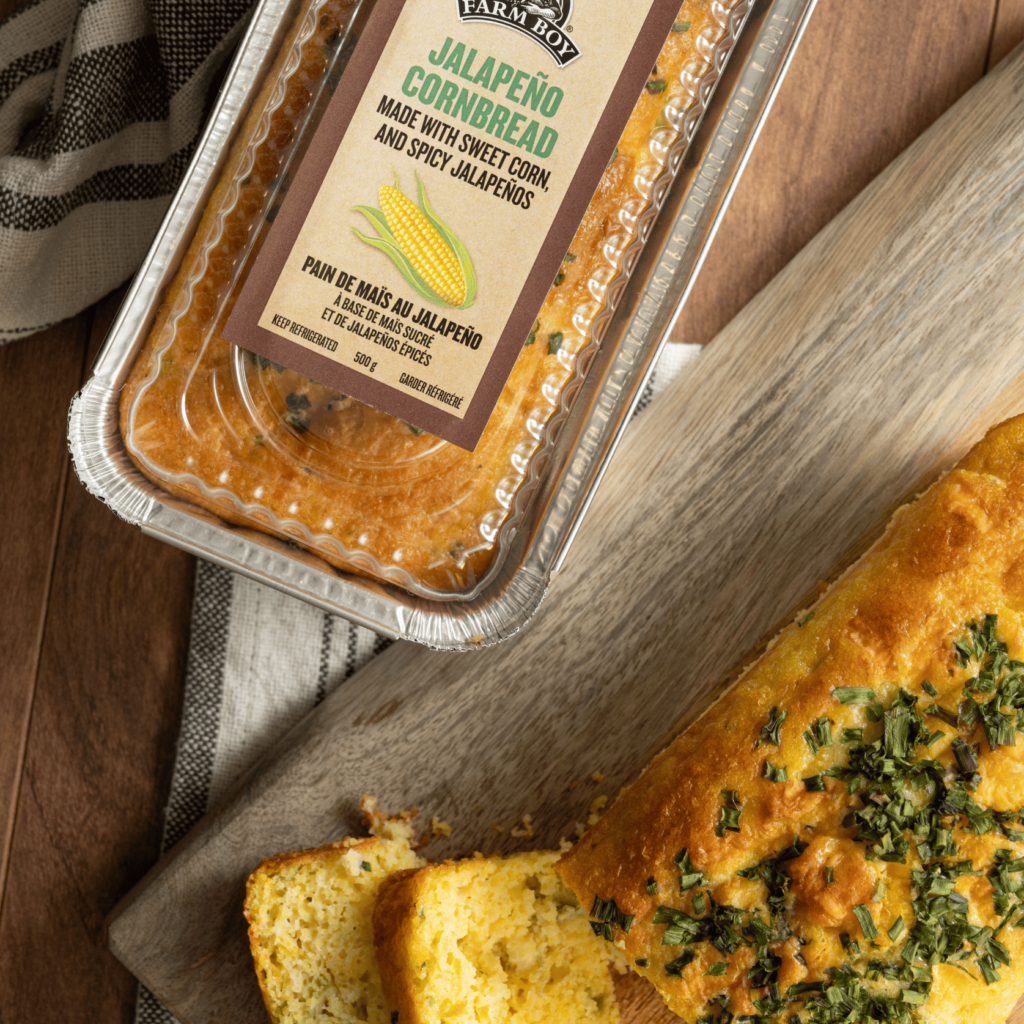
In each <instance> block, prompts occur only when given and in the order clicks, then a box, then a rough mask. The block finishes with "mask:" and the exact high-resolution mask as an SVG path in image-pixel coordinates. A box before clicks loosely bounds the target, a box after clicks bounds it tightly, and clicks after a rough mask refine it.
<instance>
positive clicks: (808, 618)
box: [797, 612, 814, 626]
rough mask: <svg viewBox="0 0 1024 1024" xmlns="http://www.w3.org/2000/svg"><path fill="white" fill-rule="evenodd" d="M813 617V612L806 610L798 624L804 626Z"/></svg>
mask: <svg viewBox="0 0 1024 1024" xmlns="http://www.w3.org/2000/svg"><path fill="white" fill-rule="evenodd" d="M813 618H814V612H808V613H807V614H806V615H805V616H804V617H803V618H802V619H801V620H800V621H799V622H798V623H797V625H798V626H805V625H806V624H807V623H808V622H810V621H811V619H813Z"/></svg>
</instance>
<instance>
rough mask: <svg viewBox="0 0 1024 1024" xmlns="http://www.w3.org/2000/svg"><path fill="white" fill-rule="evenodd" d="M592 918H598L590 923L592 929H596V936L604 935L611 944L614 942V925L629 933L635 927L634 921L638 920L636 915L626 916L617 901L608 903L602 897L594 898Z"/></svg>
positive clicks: (591, 910)
mask: <svg viewBox="0 0 1024 1024" xmlns="http://www.w3.org/2000/svg"><path fill="white" fill-rule="evenodd" d="M590 916H591V917H593V918H596V920H594V921H591V922H590V927H591V928H593V929H594V934H595V935H603V936H604V938H606V939H607V940H608V941H609V942H611V941H612V929H611V926H612V925H615V926H616V927H618V928H621V929H622V930H623V931H624V932H626V933H628V932H629V929H630V928H632V927H633V921H634V920H635V918H636V915H635V914H629V915H626V914H624V913H623V912H622V911H621V910H619V908H618V907H617V906H616V905H615V900H607V901H606V900H603V899H601V897H600V896H595V897H594V905H593V906H592V907H591V908H590ZM594 925H600V926H601V927H600V928H594Z"/></svg>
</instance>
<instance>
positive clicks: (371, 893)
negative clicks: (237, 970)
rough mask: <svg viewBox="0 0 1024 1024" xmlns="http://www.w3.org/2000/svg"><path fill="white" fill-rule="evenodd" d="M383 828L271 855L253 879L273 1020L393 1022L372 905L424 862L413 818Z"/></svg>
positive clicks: (254, 922) (252, 920) (251, 894)
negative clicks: (415, 845) (388, 884)
mask: <svg viewBox="0 0 1024 1024" xmlns="http://www.w3.org/2000/svg"><path fill="white" fill-rule="evenodd" d="M377 831H379V832H380V835H376V836H372V837H370V838H368V839H352V838H349V839H342V840H341V841H340V842H337V843H330V844H328V845H327V846H321V847H318V848H316V849H312V850H303V851H301V852H299V853H284V854H281V855H279V856H277V857H271V858H269V859H268V860H264V861H263V863H261V864H260V865H259V867H258V868H256V870H255V871H254V872H253V873H252V874H251V875H250V876H249V882H248V885H247V887H246V899H245V917H246V920H247V921H248V922H249V942H250V945H251V948H252V956H253V960H254V961H255V964H256V975H257V977H258V979H259V983H260V990H261V991H262V993H263V1001H264V1002H265V1003H266V1006H267V1011H268V1013H269V1014H270V1019H271V1020H272V1021H274V1024H300V1022H305V1021H311V1020H333V1021H338V1022H339V1024H390V1021H391V1013H390V1011H389V1010H388V1009H387V1008H386V1006H385V1003H384V996H383V994H382V992H381V985H380V976H379V975H378V973H377V966H376V963H375V961H374V957H373V928H372V915H373V904H374V900H375V898H376V896H377V891H378V890H379V889H380V887H381V883H382V882H383V881H384V880H385V879H386V878H388V877H389V876H390V875H392V874H394V873H395V872H396V871H404V870H408V869H412V868H416V867H419V866H421V865H422V864H423V861H422V860H420V858H419V857H417V856H416V854H415V853H414V852H413V850H412V847H411V845H410V840H411V838H412V827H411V826H410V825H409V824H408V823H407V822H405V821H392V822H386V823H382V824H380V825H379V826H377Z"/></svg>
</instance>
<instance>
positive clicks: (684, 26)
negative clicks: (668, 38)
mask: <svg viewBox="0 0 1024 1024" xmlns="http://www.w3.org/2000/svg"><path fill="white" fill-rule="evenodd" d="M691 24H692V22H689V21H677V22H676V23H675V24H674V25H673V26H672V31H673V32H689V31H690V25H691Z"/></svg>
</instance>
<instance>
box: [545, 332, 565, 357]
mask: <svg viewBox="0 0 1024 1024" xmlns="http://www.w3.org/2000/svg"><path fill="white" fill-rule="evenodd" d="M562 337H563V335H562V332H561V331H555V333H554V334H549V335H548V355H550V356H553V355H554V354H555V353H556V352H557V351H558V350H559V349H560V348H561V347H562Z"/></svg>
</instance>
